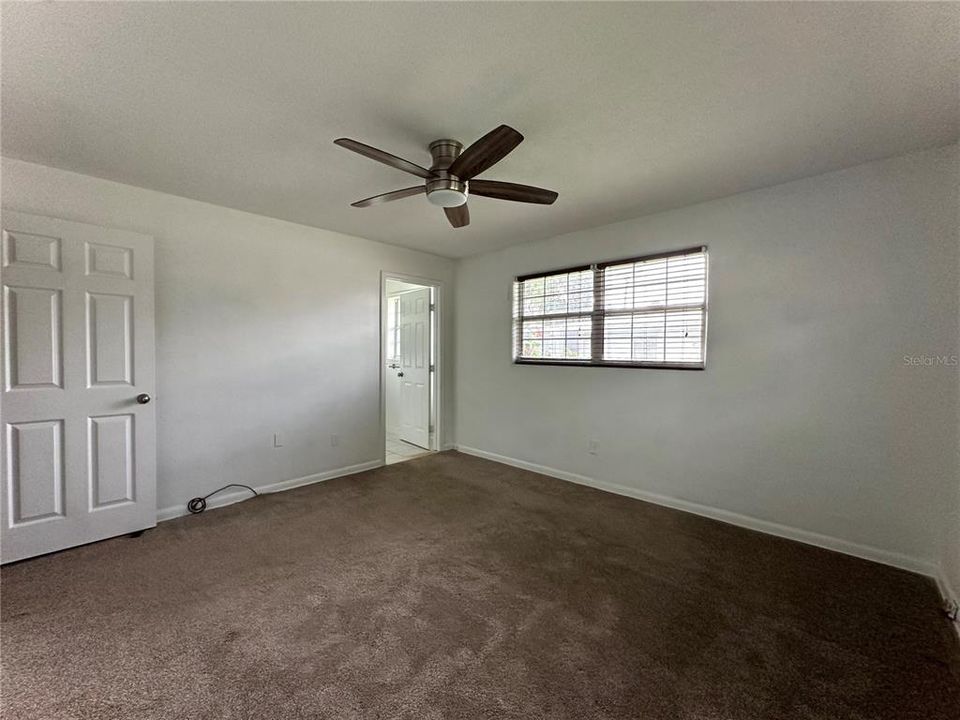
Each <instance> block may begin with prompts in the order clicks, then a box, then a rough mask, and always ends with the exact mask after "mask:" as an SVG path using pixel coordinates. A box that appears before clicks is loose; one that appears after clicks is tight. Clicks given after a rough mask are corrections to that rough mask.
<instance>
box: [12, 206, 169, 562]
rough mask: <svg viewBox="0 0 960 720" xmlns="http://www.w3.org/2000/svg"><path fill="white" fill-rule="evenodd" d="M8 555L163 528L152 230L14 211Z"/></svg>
mask: <svg viewBox="0 0 960 720" xmlns="http://www.w3.org/2000/svg"><path fill="white" fill-rule="evenodd" d="M0 224H2V228H3V232H2V241H3V264H2V265H3V266H2V269H0V283H2V285H3V294H2V299H3V311H2V313H0V317H2V318H3V322H4V328H3V342H2V344H0V349H2V352H3V362H2V364H0V366H2V368H3V375H4V382H3V388H4V390H3V394H2V410H3V413H2V424H3V442H2V443H0V452H2V458H0V470H2V473H3V481H2V483H0V490H2V498H0V501H2V502H0V505H2V525H0V541H2V544H0V560H2V561H3V562H10V561H13V560H20V559H23V558H27V557H31V556H33V555H39V554H42V553H47V552H51V551H54V550H61V549H63V548H67V547H71V546H74V545H81V544H84V543H88V542H92V541H95V540H100V539H103V538H106V537H111V536H114V535H120V534H124V533H128V532H133V531H136V530H142V529H144V528H147V527H152V526H153V525H155V524H156V446H155V443H156V441H155V432H156V431H155V425H156V421H155V409H154V405H153V404H152V403H151V404H145V405H142V404H138V403H137V402H136V396H137V395H138V394H140V393H147V394H148V395H151V396H152V395H153V394H154V391H155V388H154V373H155V369H154V295H153V292H154V290H153V238H150V237H148V236H145V235H140V234H137V233H131V232H126V231H121V230H112V229H109V228H101V227H96V226H93V225H83V224H80V223H72V222H67V221H64V220H56V219H53V218H45V217H38V216H34V215H25V214H21V213H15V212H10V211H4V212H3V215H2V218H0Z"/></svg>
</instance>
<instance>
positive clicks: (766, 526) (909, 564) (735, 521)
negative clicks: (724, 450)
mask: <svg viewBox="0 0 960 720" xmlns="http://www.w3.org/2000/svg"><path fill="white" fill-rule="evenodd" d="M456 449H457V450H458V451H459V452H462V453H466V454H467V455H475V456H476V457H480V458H484V459H486V460H493V461H494V462H499V463H503V464H504V465H511V466H513V467H517V468H521V469H523V470H530V471H532V472H535V473H540V474H541V475H548V476H550V477H555V478H558V479H559V480H566V481H568V482H572V483H577V484H578V485H587V486H589V487H592V488H596V489H598V490H604V491H606V492H611V493H615V494H617V495H625V496H626V497H632V498H635V499H637V500H644V501H645V502H650V503H654V504H655V505H663V506H665V507H669V508H673V509H674V510H682V511H683V512H688V513H693V514H694V515H700V516H702V517H707V518H710V519H712V520H719V521H720V522H725V523H729V524H730V525H737V526H739V527H744V528H748V529H750V530H756V531H758V532H762V533H767V534H768V535H776V536H777V537H782V538H787V539H788V540H796V541H797V542H802V543H806V544H807V545H816V546H817V547H821V548H826V549H827V550H834V551H836V552H840V553H843V554H845V555H853V556H854V557H858V558H862V559H864V560H872V561H873V562H878V563H883V564H884V565H890V566H892V567H895V568H900V569H902V570H909V571H910V572H915V573H919V574H921V575H927V576H929V577H937V575H938V573H937V570H936V566H935V565H933V564H932V563H930V562H927V561H925V560H921V559H919V558H913V557H910V556H908V555H902V554H900V553H895V552H891V551H889V550H882V549H880V548H876V547H871V546H869V545H860V544H858V543H854V542H850V541H848V540H841V539H840V538H835V537H830V536H829V535H821V534H820V533H815V532H811V531H809V530H802V529H800V528H795V527H790V526H788V525H780V524H779V523H775V522H770V521H769V520H761V519H759V518H754V517H750V516H748V515H740V514H739V513H735V512H731V511H729V510H722V509H720V508H715V507H711V506H709V505H701V504H699V503H695V502H691V501H689V500H681V499H680V498H674V497H669V496H667V495H658V494H656V493H651V492H647V491H645V490H638V489H637V488H632V487H627V486H626V485H618V484H616V483H608V482H603V481H600V480H595V479H594V478H590V477H587V476H585V475H578V474H576V473H571V472H567V471H566V470H557V469H556V468H551V467H547V466H545V465H538V464H536V463H532V462H527V461H526V460H518V459H516V458H511V457H507V456H506V455H498V454H497V453H492V452H488V451H486V450H479V449H477V448H472V447H468V446H465V445H457V448H456Z"/></svg>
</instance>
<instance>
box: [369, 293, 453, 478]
mask: <svg viewBox="0 0 960 720" xmlns="http://www.w3.org/2000/svg"><path fill="white" fill-rule="evenodd" d="M383 293H384V294H383V300H384V308H385V312H384V314H383V330H384V333H383V353H382V360H383V370H384V374H383V378H384V383H383V388H384V393H383V395H384V398H383V406H384V428H385V433H384V462H385V463H386V464H387V465H392V464H394V463H399V462H405V461H406V460H411V459H413V458H416V457H420V456H422V455H426V454H428V453H430V452H433V451H435V450H437V449H438V447H439V438H438V427H439V423H438V422H437V420H438V418H437V408H438V402H437V396H438V388H439V383H438V372H437V318H438V312H437V310H438V301H439V298H438V295H439V287H438V286H437V285H431V284H427V281H419V280H415V279H411V278H407V277H403V276H388V275H385V276H384V281H383Z"/></svg>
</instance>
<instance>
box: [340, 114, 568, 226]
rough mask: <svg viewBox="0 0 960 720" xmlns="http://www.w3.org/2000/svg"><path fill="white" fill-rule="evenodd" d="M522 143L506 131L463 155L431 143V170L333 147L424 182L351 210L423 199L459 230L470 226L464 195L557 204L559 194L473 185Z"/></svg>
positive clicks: (364, 150)
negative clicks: (401, 199) (400, 200)
mask: <svg viewBox="0 0 960 720" xmlns="http://www.w3.org/2000/svg"><path fill="white" fill-rule="evenodd" d="M522 141H523V135H521V134H520V133H518V132H517V131H516V130H514V129H513V128H512V127H508V126H506V125H501V126H500V127H498V128H496V129H495V130H491V131H490V132H488V133H487V134H486V135H484V136H483V137H482V138H480V139H479V140H477V141H476V142H475V143H474V144H473V145H471V146H470V147H468V148H467V149H466V150H463V145H462V144H461V143H459V142H457V141H456V140H434V141H433V142H432V143H430V156H431V157H432V158H433V164H432V165H431V166H430V169H429V170H428V169H427V168H424V167H420V166H419V165H417V164H416V163H412V162H410V161H409V160H404V159H403V158H399V157H397V156H396V155H391V154H390V153H388V152H384V151H383V150H378V149H377V148H375V147H370V146H369V145H365V144H363V143H362V142H357V141H356V140H351V139H350V138H339V139H337V140H334V141H333V142H334V143H336V144H337V145H339V146H340V147H344V148H346V149H347V150H353V152H355V153H360V154H361V155H363V156H365V157H368V158H370V159H371V160H376V161H377V162H382V163H383V164H384V165H389V166H390V167H395V168H397V169H398V170H403V171H404V172H408V173H410V174H411V175H416V176H417V177H421V178H423V179H424V180H426V182H425V183H424V184H423V185H414V186H413V187H408V188H403V189H402V190H394V191H392V192H388V193H383V194H382V195H374V196H373V197H368V198H366V199H364V200H358V201H357V202H355V203H352V205H353V207H370V206H371V205H379V204H380V203H385V202H390V201H391V200H399V199H400V198H405V197H411V196H413V195H421V194H424V193H426V196H427V200H429V201H430V203H431V204H433V205H437V206H438V207H442V208H443V211H444V212H445V213H446V214H447V219H448V220H449V221H450V224H451V225H453V227H455V228H458V227H464V226H465V225H469V224H470V211H469V210H468V209H467V195H482V196H483V197H491V198H497V199H498V200H512V201H514V202H525V203H537V204H540V205H551V204H553V201H554V200H556V199H557V193H555V192H553V190H544V189H543V188H538V187H533V186H531V185H518V184H516V183H509V182H500V181H499V180H474V179H473V178H474V177H475V176H476V175H479V174H480V173H482V172H484V171H485V170H487V169H489V168H491V167H493V166H494V165H495V164H497V163H498V162H500V161H501V160H503V158H505V157H506V156H507V155H508V154H509V153H510V151H512V150H513V149H514V148H515V147H516V146H517V145H519V144H520V143H521V142H522ZM461 151H462V152H461Z"/></svg>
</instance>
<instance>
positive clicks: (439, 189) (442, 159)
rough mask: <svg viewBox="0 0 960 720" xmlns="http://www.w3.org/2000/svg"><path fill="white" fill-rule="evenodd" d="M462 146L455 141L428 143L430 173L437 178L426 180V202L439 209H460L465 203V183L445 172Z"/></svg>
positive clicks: (466, 188) (466, 189)
mask: <svg viewBox="0 0 960 720" xmlns="http://www.w3.org/2000/svg"><path fill="white" fill-rule="evenodd" d="M461 150H463V145H462V144H461V143H458V142H457V141H456V140H434V141H433V142H432V143H430V155H431V156H432V157H433V165H431V166H430V172H432V173H434V174H435V175H436V176H437V177H436V179H434V180H427V200H429V201H430V203H431V204H433V205H438V206H439V207H460V206H461V205H463V204H464V203H466V202H467V192H468V187H467V183H466V182H464V181H463V180H461V179H460V178H458V177H457V176H456V175H451V174H450V173H448V172H447V168H448V167H450V165H451V164H452V163H453V161H454V160H456V159H457V157H458V156H459V155H460V151H461Z"/></svg>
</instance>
